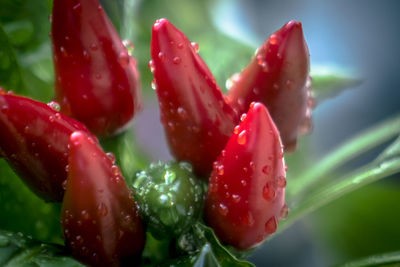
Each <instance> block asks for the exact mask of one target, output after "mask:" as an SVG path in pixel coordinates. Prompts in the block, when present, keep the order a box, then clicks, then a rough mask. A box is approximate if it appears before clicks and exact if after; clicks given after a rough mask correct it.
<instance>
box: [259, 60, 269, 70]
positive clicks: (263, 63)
mask: <svg viewBox="0 0 400 267" xmlns="http://www.w3.org/2000/svg"><path fill="white" fill-rule="evenodd" d="M260 67H261V69H262V71H263V72H268V71H269V65H268V63H267V62H266V61H263V62H262V63H261V64H260Z"/></svg>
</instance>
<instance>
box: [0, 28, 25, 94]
mask: <svg viewBox="0 0 400 267" xmlns="http://www.w3.org/2000/svg"><path fill="white" fill-rule="evenodd" d="M0 86H1V87H3V88H4V89H7V90H13V91H14V92H15V93H20V94H25V93H26V90H27V89H26V86H25V83H24V80H23V76H22V72H21V69H20V66H19V63H18V62H17V59H16V56H15V53H14V49H13V47H12V45H11V43H10V41H9V39H8V36H7V34H6V32H5V31H4V30H3V27H2V26H1V25H0Z"/></svg>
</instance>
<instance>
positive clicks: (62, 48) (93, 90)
mask: <svg viewBox="0 0 400 267" xmlns="http://www.w3.org/2000/svg"><path fill="white" fill-rule="evenodd" d="M51 36H52V40H53V55H54V56H53V59H54V67H55V75H56V81H55V89H56V99H57V101H59V103H60V104H61V111H62V112H63V113H65V114H67V115H68V116H72V117H74V118H76V119H77V120H79V121H81V122H83V123H85V125H86V126H87V127H88V128H89V129H90V130H91V131H92V132H93V133H94V134H96V135H100V136H106V135H111V134H114V133H116V132H119V131H121V130H122V129H123V128H124V127H126V125H127V124H128V123H129V122H130V121H131V119H132V118H133V116H134V114H135V113H136V112H137V111H138V110H139V109H140V108H141V105H142V104H141V92H140V86H139V76H138V72H137V69H136V60H135V59H133V58H131V57H130V55H129V54H128V51H127V49H126V48H125V47H124V45H123V44H122V42H121V40H120V38H119V36H118V33H117V31H116V30H115V28H114V26H113V25H112V23H111V21H110V20H109V19H108V17H107V15H106V13H105V11H104V10H103V8H102V6H101V5H100V3H99V1H98V0H85V1H80V0H55V1H54V4H53V14H52V28H51Z"/></svg>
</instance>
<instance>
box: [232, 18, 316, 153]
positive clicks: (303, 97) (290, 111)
mask: <svg viewBox="0 0 400 267" xmlns="http://www.w3.org/2000/svg"><path fill="white" fill-rule="evenodd" d="M309 65H310V62H309V52H308V48H307V44H306V42H305V40H304V36H303V30H302V25H301V23H300V22H296V21H289V22H288V23H287V24H285V25H284V26H283V27H282V28H281V29H280V30H278V31H277V32H275V33H274V34H272V35H271V36H270V37H269V38H268V39H267V40H266V41H265V43H264V44H263V45H262V46H261V47H260V48H259V49H258V50H257V52H256V55H255V57H254V58H253V59H252V61H251V62H250V64H249V65H248V66H247V67H246V68H245V69H244V70H243V71H242V73H240V74H239V76H236V77H234V79H233V82H234V83H233V85H232V87H231V88H230V90H229V98H230V100H231V102H232V105H233V106H235V107H236V109H237V110H238V111H239V113H244V112H246V111H247V109H248V107H249V105H250V103H251V102H253V101H259V102H262V103H263V104H264V105H265V106H266V107H267V108H268V111H269V112H270V114H271V116H272V118H273V119H274V122H275V124H276V126H277V127H278V129H279V131H280V134H281V138H282V142H283V144H284V146H285V151H293V150H294V149H295V147H296V143H297V135H298V133H299V131H300V132H306V131H308V130H309V129H310V128H311V105H312V99H311V98H310V80H309V68H310V66H309Z"/></svg>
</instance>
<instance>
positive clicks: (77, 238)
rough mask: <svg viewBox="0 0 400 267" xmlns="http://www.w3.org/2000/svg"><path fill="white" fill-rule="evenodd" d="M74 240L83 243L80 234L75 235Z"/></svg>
mask: <svg viewBox="0 0 400 267" xmlns="http://www.w3.org/2000/svg"><path fill="white" fill-rule="evenodd" d="M75 240H76V241H77V242H78V244H81V245H82V244H83V237H82V236H80V235H77V236H76V237H75Z"/></svg>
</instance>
